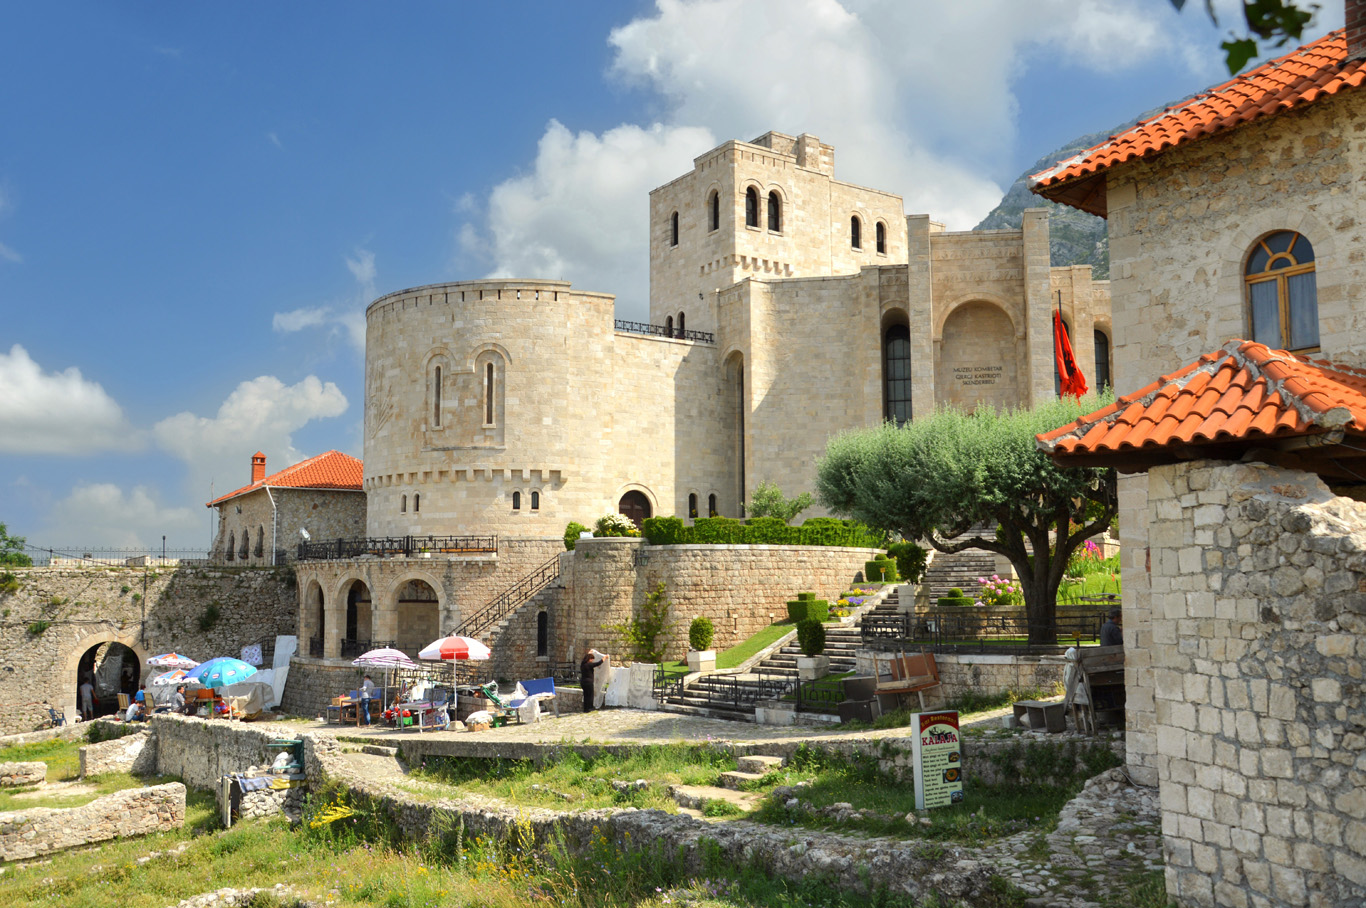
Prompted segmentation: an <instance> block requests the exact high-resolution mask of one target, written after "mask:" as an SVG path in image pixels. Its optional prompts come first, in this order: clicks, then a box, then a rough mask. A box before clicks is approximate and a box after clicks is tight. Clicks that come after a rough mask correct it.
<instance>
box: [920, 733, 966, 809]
mask: <svg viewBox="0 0 1366 908" xmlns="http://www.w3.org/2000/svg"><path fill="white" fill-rule="evenodd" d="M911 727H912V728H914V729H915V730H916V734H915V736H914V738H913V739H912V746H911V756H912V758H913V759H914V761H915V807H916V809H917V810H924V809H925V808H927V807H944V806H946V805H948V804H958V803H960V802H962V800H963V750H962V740H961V738H960V737H959V734H958V712H957V711H956V710H944V711H942V712H937V713H914V714H912V716H911Z"/></svg>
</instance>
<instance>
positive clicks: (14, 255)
mask: <svg viewBox="0 0 1366 908" xmlns="http://www.w3.org/2000/svg"><path fill="white" fill-rule="evenodd" d="M0 259H4V260H5V261H7V262H13V263H14V264H16V265H18V264H20V263H21V262H23V260H24V257H23V256H22V255H20V254H19V253H18V252H16V251H15V250H14V248H13V247H11V246H6V245H5V244H4V243H0Z"/></svg>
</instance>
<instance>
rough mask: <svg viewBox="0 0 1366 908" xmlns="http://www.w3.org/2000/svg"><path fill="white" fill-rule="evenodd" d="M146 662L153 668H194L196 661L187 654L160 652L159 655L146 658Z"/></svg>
mask: <svg viewBox="0 0 1366 908" xmlns="http://www.w3.org/2000/svg"><path fill="white" fill-rule="evenodd" d="M147 664H148V665H150V666H152V667H153V668H186V669H189V668H194V667H195V666H197V665H199V663H198V662H196V661H194V660H193V659H191V658H190V657H189V656H182V655H180V653H162V654H161V655H160V656H153V657H152V658H150V659H148V660H147Z"/></svg>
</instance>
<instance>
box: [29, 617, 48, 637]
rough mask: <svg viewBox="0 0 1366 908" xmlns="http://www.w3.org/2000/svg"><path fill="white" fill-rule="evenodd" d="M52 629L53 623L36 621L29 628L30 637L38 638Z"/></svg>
mask: <svg viewBox="0 0 1366 908" xmlns="http://www.w3.org/2000/svg"><path fill="white" fill-rule="evenodd" d="M50 627H52V622H51V621H35V622H33V623H32V624H30V625H29V626H28V635H29V636H30V637H37V636H39V635H40V634H42V633H43V631H45V630H47V629H48V628H50Z"/></svg>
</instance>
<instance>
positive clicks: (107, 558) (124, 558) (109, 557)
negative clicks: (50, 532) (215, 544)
mask: <svg viewBox="0 0 1366 908" xmlns="http://www.w3.org/2000/svg"><path fill="white" fill-rule="evenodd" d="M24 553H25V554H26V555H28V556H29V557H30V558H32V559H33V563H34V564H35V565H37V566H38V567H177V566H179V565H204V564H209V563H210V552H208V551H207V550H205V549H169V548H160V547H158V548H150V547H149V548H96V547H93V546H81V545H65V546H49V547H40V546H36V545H25V546H24Z"/></svg>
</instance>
